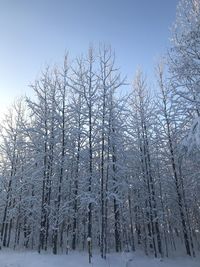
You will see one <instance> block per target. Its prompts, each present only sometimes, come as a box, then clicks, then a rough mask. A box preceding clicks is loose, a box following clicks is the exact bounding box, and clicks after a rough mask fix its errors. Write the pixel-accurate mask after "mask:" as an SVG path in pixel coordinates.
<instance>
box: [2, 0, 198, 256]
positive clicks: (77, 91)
mask: <svg viewBox="0 0 200 267" xmlns="http://www.w3.org/2000/svg"><path fill="white" fill-rule="evenodd" d="M182 2H183V3H184V4H185V2H187V3H189V4H190V5H191V6H192V7H191V6H190V9H188V10H193V9H194V8H195V9H194V10H195V12H193V13H194V14H195V16H196V17H195V18H196V19H195V20H194V21H195V23H196V24H195V23H193V28H192V30H191V29H190V28H189V29H188V28H187V27H186V26H185V27H183V29H181V27H178V29H179V30H178V32H176V30H177V28H176V30H175V31H174V34H175V37H176V38H175V39H176V41H175V42H174V46H173V49H172V50H171V51H170V54H169V61H170V62H169V63H170V72H169V73H170V79H167V78H166V74H165V70H164V69H165V68H164V67H165V66H164V64H163V63H159V64H158V66H157V67H156V79H157V89H158V90H157V94H156V96H154V97H152V96H151V93H150V90H149V89H148V85H147V83H146V79H145V78H144V75H143V74H142V72H141V71H138V72H137V73H136V76H135V79H134V82H133V85H132V89H131V93H130V94H129V95H127V96H125V95H124V94H120V92H122V90H123V88H124V86H127V85H125V80H124V79H123V78H122V77H121V75H120V72H119V70H118V69H117V68H116V66H115V60H114V56H113V53H112V51H111V49H110V48H109V47H105V46H101V47H100V48H99V50H98V51H96V50H94V49H92V48H90V49H89V51H88V54H87V55H86V56H85V57H81V58H77V59H76V60H74V61H73V63H70V62H69V60H68V57H67V56H66V57H65V59H64V64H63V66H62V67H60V68H53V69H51V68H47V69H46V70H45V71H44V72H43V73H42V75H41V78H40V79H39V80H37V81H36V82H35V83H34V84H32V86H31V87H32V89H33V91H34V97H33V98H26V99H21V100H18V101H16V102H15V104H14V105H13V107H12V108H11V109H10V110H9V111H8V113H7V114H6V115H5V118H4V120H3V122H2V125H1V133H0V138H1V143H0V176H1V177H0V178H1V179H0V199H1V205H0V242H1V247H2V246H5V247H13V248H16V247H22V246H23V247H26V248H31V249H37V250H38V252H40V251H41V250H47V249H52V251H53V253H54V254H57V253H58V252H62V251H66V252H68V250H69V249H73V250H75V249H76V250H86V249H89V257H90V258H91V256H92V250H93V249H97V248H99V250H100V252H101V256H102V257H104V258H105V257H106V254H107V253H109V252H110V251H113V250H115V251H116V252H120V251H124V250H132V251H135V250H136V249H143V250H144V252H145V253H146V254H147V255H148V254H151V253H153V254H154V255H155V257H163V256H169V255H171V254H172V253H174V251H176V250H179V249H180V248H184V249H185V251H186V253H187V254H188V255H191V256H195V253H197V252H198V251H199V250H200V178H199V177H200V168H199V166H200V165H199V163H200V162H199V158H200V157H199V156H200V150H199V149H200V147H199V144H200V141H199V140H200V139H199V133H200V131H199V128H200V126H199V108H200V102H199V92H200V91H199V87H198V84H199V82H200V80H199V73H197V71H196V67H195V66H196V64H197V66H198V68H199V66H200V64H199V63H198V60H199V57H198V53H199V50H198V48H199V46H198V45H199V43H198V40H199V35H200V27H199V26H200V19H199V1H197V0H196V1H194V0H190V1H186V0H184V1H182ZM189 4H188V5H189ZM181 8H182V5H180V7H179V12H182V11H181ZM192 8H193V9H192ZM193 13H191V12H189V11H188V14H189V15H188V16H194V14H193ZM197 14H198V15H197ZM191 18H192V17H191ZM197 21H198V23H197ZM184 23H185V24H186V23H188V20H187V22H184ZM185 29H187V30H185ZM180 32H181V33H180ZM184 34H185V35H184ZM193 35H195V36H196V39H195V40H196V43H195V44H194V42H195V40H194V39H192V40H191V38H190V36H193ZM187 38H188V39H189V40H190V41H191V42H192V43H190V42H188V41H187ZM192 38H193V37H192ZM184 45H185V46H184ZM188 46H189V48H188ZM194 47H195V49H196V50H195V52H194V54H192V56H193V57H192V56H191V53H193V52H192V51H193V49H194ZM186 55H188V57H187V56H186ZM194 58H195V59H194ZM186 61H187V62H186ZM186 63H188V64H186ZM184 64H185V65H186V67H187V68H188V69H187V71H186V72H184V71H183V70H185V67H184ZM194 65H195V66H194ZM168 77H169V74H168Z"/></svg>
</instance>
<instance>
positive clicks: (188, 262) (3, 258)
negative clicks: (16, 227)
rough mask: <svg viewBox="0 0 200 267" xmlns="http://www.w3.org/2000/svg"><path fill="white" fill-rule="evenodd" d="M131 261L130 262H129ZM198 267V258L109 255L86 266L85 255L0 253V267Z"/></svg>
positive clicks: (9, 251)
mask: <svg viewBox="0 0 200 267" xmlns="http://www.w3.org/2000/svg"><path fill="white" fill-rule="evenodd" d="M131 259H132V260H131ZM88 266H90V267H200V258H196V259H190V258H187V257H183V258H181V257H179V258H173V259H164V260H163V261H161V260H160V259H154V258H149V257H146V256H143V255H141V254H134V255H131V254H125V253H122V254H111V255H109V256H108V258H107V260H106V261H105V260H103V259H101V257H100V256H99V255H95V256H94V257H93V262H92V264H91V265H89V264H88V258H87V254H86V253H77V252H76V253H69V255H56V256H55V255H52V254H41V255H39V254H38V253H37V252H22V251H21V252H13V251H11V250H7V251H4V250H3V251H0V267H88Z"/></svg>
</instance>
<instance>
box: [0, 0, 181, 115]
mask: <svg viewBox="0 0 200 267" xmlns="http://www.w3.org/2000/svg"><path fill="white" fill-rule="evenodd" d="M177 3H178V0H0V112H2V111H3V110H5V107H6V106H7V105H9V104H10V103H12V102H13V100H14V98H15V97H16V96H20V95H21V94H24V93H26V94H28V95H30V94H31V89H30V88H29V87H28V85H29V84H30V83H31V82H34V80H35V79H36V78H37V77H39V73H40V71H41V70H42V69H43V68H44V67H45V65H47V64H52V65H53V64H61V63H62V60H63V55H64V53H65V51H69V53H70V55H71V57H72V58H73V57H75V56H77V55H80V54H81V53H85V52H86V51H87V49H88V46H89V44H90V43H92V44H93V45H94V46H95V45H96V46H97V45H98V44H99V42H101V43H102V42H103V43H104V42H105V43H106V44H110V45H111V46H112V48H113V49H114V50H115V52H116V61H117V64H118V66H120V67H121V70H122V73H123V74H124V75H127V77H128V80H129V81H130V80H131V79H132V78H133V76H134V73H135V71H136V69H137V67H138V66H141V68H142V69H143V70H144V72H145V73H146V74H147V75H148V76H149V77H150V78H151V77H152V76H153V68H154V65H155V63H156V62H157V60H158V58H159V56H161V55H162V53H164V52H165V50H166V48H167V47H168V46H169V38H170V27H171V25H172V23H173V22H174V20H175V14H176V6H177Z"/></svg>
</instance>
